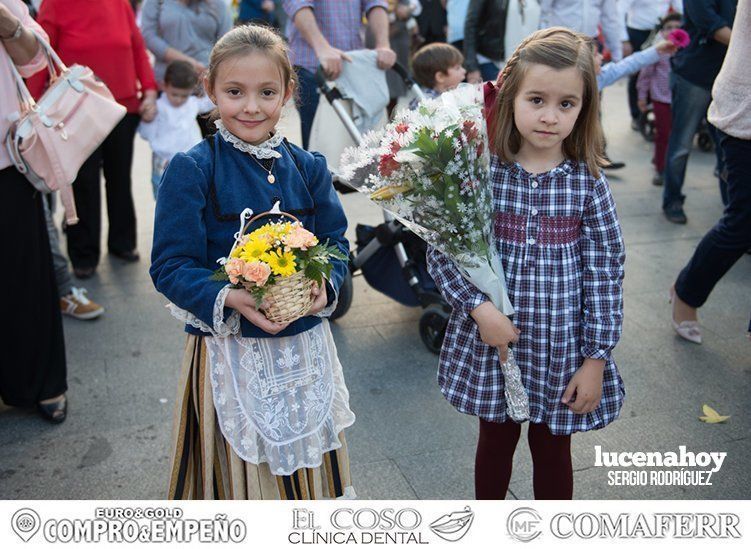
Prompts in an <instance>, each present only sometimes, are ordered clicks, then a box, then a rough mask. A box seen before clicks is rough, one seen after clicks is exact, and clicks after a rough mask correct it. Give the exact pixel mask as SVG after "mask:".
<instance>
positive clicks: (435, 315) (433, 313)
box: [420, 305, 449, 354]
mask: <svg viewBox="0 0 751 549" xmlns="http://www.w3.org/2000/svg"><path fill="white" fill-rule="evenodd" d="M448 320H449V313H447V312H446V311H445V310H444V308H443V307H442V306H441V305H430V306H429V307H428V308H427V309H425V312H424V313H422V316H421V317H420V337H421V338H422V342H423V343H424V344H425V346H426V347H427V348H428V350H429V351H430V352H431V353H434V354H438V353H440V352H441V345H443V337H444V336H445V335H446V324H447V323H448Z"/></svg>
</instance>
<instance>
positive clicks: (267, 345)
mask: <svg viewBox="0 0 751 549" xmlns="http://www.w3.org/2000/svg"><path fill="white" fill-rule="evenodd" d="M229 290H231V287H230V286H226V287H225V288H223V289H222V290H221V291H220V292H219V295H217V298H216V301H215V302H214V314H213V321H214V322H213V326H208V325H207V324H206V323H204V322H202V321H201V320H199V319H198V318H197V317H195V316H194V315H193V314H192V313H189V312H188V311H186V310H184V309H180V308H179V307H177V306H176V305H175V304H174V303H169V304H168V305H167V308H168V309H169V310H170V312H171V313H172V315H173V316H174V317H175V318H177V319H179V320H180V321H182V322H185V323H187V324H189V325H190V326H193V327H195V328H198V329H200V330H202V331H204V332H207V333H210V334H211V336H206V337H205V338H204V341H205V342H206V347H207V350H208V359H209V366H210V369H211V372H210V377H211V390H212V395H213V398H214V408H215V409H216V415H217V420H218V422H219V428H220V429H221V431H222V434H223V435H224V438H225V439H227V442H229V444H230V446H232V449H233V450H234V451H235V453H237V455H238V456H240V457H241V458H242V459H243V460H245V461H248V462H250V463H253V464H256V465H258V464H260V463H262V462H267V463H268V464H269V468H270V469H271V472H272V473H274V474H275V475H290V474H292V473H293V472H295V471H296V470H297V469H301V468H303V467H305V468H315V467H320V465H321V463H322V457H323V454H325V453H326V452H328V451H330V450H335V449H337V448H340V447H341V443H340V442H339V433H340V432H341V431H342V430H343V429H345V428H347V427H349V426H350V425H352V424H353V423H354V422H355V414H354V413H353V412H352V410H350V408H349V391H348V390H347V386H346V385H345V384H344V375H343V374H342V365H341V363H340V362H339V357H338V356H337V353H336V345H335V344H334V338H333V337H332V335H331V329H330V327H329V321H328V319H327V318H325V317H327V316H329V315H330V314H331V313H332V312H333V310H334V309H335V308H336V303H337V301H338V296H337V298H335V299H334V302H333V303H332V304H331V305H329V306H328V307H326V309H324V310H323V311H321V312H320V313H319V314H318V316H321V317H323V321H322V322H321V324H319V325H318V326H315V327H313V328H311V329H310V330H307V331H305V332H302V333H300V334H297V335H293V336H288V337H268V338H260V337H259V338H253V337H242V334H241V333H240V314H239V313H238V312H237V311H233V312H232V314H231V315H230V316H229V318H227V319H226V320H225V319H224V318H223V316H224V315H223V311H224V301H225V299H226V297H227V293H228V292H229Z"/></svg>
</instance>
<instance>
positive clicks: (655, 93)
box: [636, 13, 683, 185]
mask: <svg viewBox="0 0 751 549" xmlns="http://www.w3.org/2000/svg"><path fill="white" fill-rule="evenodd" d="M682 24H683V16H682V15H681V14H680V13H670V14H668V15H666V16H665V17H663V18H662V20H661V21H660V30H659V33H660V35H661V36H662V38H663V39H667V37H668V35H669V34H670V33H671V32H672V31H674V30H675V29H679V28H681V25H682ZM636 91H637V94H638V103H637V104H638V105H639V110H640V111H641V112H647V109H648V107H647V103H648V101H651V103H652V111H653V112H654V115H655V154H654V157H653V158H652V164H653V165H654V167H655V175H654V177H653V178H652V183H653V184H654V185H662V183H663V172H664V171H665V153H666V152H667V149H668V138H669V137H670V126H671V114H670V101H671V100H672V96H671V92H670V58H669V57H661V58H660V60H659V61H658V62H657V63H654V64H652V65H649V66H647V67H644V68H643V69H642V70H641V72H640V73H639V78H638V79H637V80H636Z"/></svg>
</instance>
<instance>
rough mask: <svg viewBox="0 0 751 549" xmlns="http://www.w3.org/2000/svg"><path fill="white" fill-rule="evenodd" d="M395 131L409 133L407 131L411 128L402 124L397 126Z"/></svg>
mask: <svg viewBox="0 0 751 549" xmlns="http://www.w3.org/2000/svg"><path fill="white" fill-rule="evenodd" d="M394 129H395V130H396V133H407V131H409V126H408V125H407V124H405V123H404V122H402V123H401V124H397V125H396V128H394Z"/></svg>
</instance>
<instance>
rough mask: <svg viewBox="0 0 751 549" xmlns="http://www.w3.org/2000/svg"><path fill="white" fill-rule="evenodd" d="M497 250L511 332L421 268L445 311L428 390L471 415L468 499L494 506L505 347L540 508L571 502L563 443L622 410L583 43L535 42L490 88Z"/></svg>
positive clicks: (515, 436)
mask: <svg viewBox="0 0 751 549" xmlns="http://www.w3.org/2000/svg"><path fill="white" fill-rule="evenodd" d="M485 92H486V116H487V119H488V126H489V128H490V130H489V137H490V151H491V165H490V177H491V182H492V185H493V209H494V217H495V219H494V227H495V234H496V246H497V247H498V252H499V254H500V257H501V261H502V263H503V270H504V272H505V273H506V276H507V282H508V289H509V297H510V298H511V302H512V303H513V305H514V308H515V310H516V312H515V314H514V317H513V324H512V322H511V320H510V319H509V318H508V317H506V316H505V315H503V314H502V313H501V312H500V311H499V310H498V309H497V308H496V307H495V306H494V305H493V303H492V302H491V301H490V300H489V299H488V297H487V296H486V295H485V294H483V293H482V292H480V290H478V289H477V288H476V287H475V286H473V285H472V284H471V283H470V282H469V281H468V280H467V279H466V278H465V277H464V276H462V274H461V273H460V272H459V270H457V268H456V266H455V265H454V263H453V262H452V261H451V260H449V259H448V258H447V257H446V256H445V255H444V254H442V253H440V252H439V251H438V250H436V249H435V248H432V247H430V248H429V249H428V268H429V271H430V274H431V276H432V277H433V279H434V280H435V282H436V284H437V285H438V287H439V289H440V290H441V293H442V294H443V296H444V297H445V298H446V300H447V301H448V302H449V304H450V305H451V306H452V308H453V310H452V313H451V317H450V319H449V323H448V326H447V328H446V336H445V339H444V342H443V349H442V351H441V356H440V364H439V373H438V382H439V385H440V387H441V391H442V392H443V394H444V396H445V397H446V399H447V400H448V401H449V402H450V403H451V404H452V405H453V406H454V407H456V408H457V409H458V410H459V411H460V412H463V413H466V414H471V415H475V416H478V417H479V421H480V432H479V440H478V444H477V454H476V461H475V495H476V497H477V499H505V497H506V491H507V489H508V485H509V481H510V479H511V466H512V463H513V456H514V451H515V449H516V444H517V442H518V440H519V436H520V433H521V425H520V424H518V423H515V422H514V421H512V420H511V419H509V417H508V415H507V413H506V402H505V397H504V379H503V375H502V371H501V365H500V364H499V360H503V359H505V355H506V354H507V351H508V345H509V343H515V346H514V353H515V357H516V361H517V363H518V365H519V368H520V369H521V376H522V382H523V384H524V386H525V388H526V389H527V392H528V395H529V407H530V420H529V421H530V425H529V446H530V449H531V453H532V462H533V466H534V467H533V469H534V473H533V485H534V494H535V498H537V499H571V498H572V496H573V468H572V463H571V447H570V445H571V434H572V433H575V432H577V431H588V430H591V429H600V428H602V427H605V426H606V425H607V424H609V423H610V422H612V421H613V420H615V419H616V418H617V417H618V415H619V413H620V409H621V406H622V403H623V398H624V394H625V392H624V388H623V381H622V380H621V376H620V375H619V374H618V369H617V368H616V365H615V362H614V361H613V358H612V357H611V352H612V350H613V348H614V347H615V345H616V343H617V342H618V339H619V338H620V335H621V327H622V323H623V289H622V281H623V264H624V247H623V239H622V237H621V229H620V225H619V223H618V217H617V215H616V210H615V203H614V202H613V198H612V196H611V194H610V188H609V186H608V182H607V180H606V179H605V177H604V175H603V174H602V165H603V164H604V158H603V138H602V132H601V129H600V123H599V120H598V110H599V94H598V90H597V80H596V71H595V63H594V58H593V55H592V50H591V45H590V40H589V39H588V38H587V37H586V36H584V35H582V34H580V33H576V32H573V31H570V30H568V29H564V28H561V27H553V28H549V29H544V30H540V31H537V32H535V33H534V34H532V35H530V36H529V37H528V38H526V39H525V40H524V41H522V43H521V44H520V45H519V47H518V48H517V50H516V52H515V53H514V54H513V55H511V57H510V58H509V60H508V62H507V64H506V67H505V68H504V69H503V71H502V72H501V74H500V76H499V81H498V83H497V84H496V85H493V84H492V83H487V84H486V85H485Z"/></svg>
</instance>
